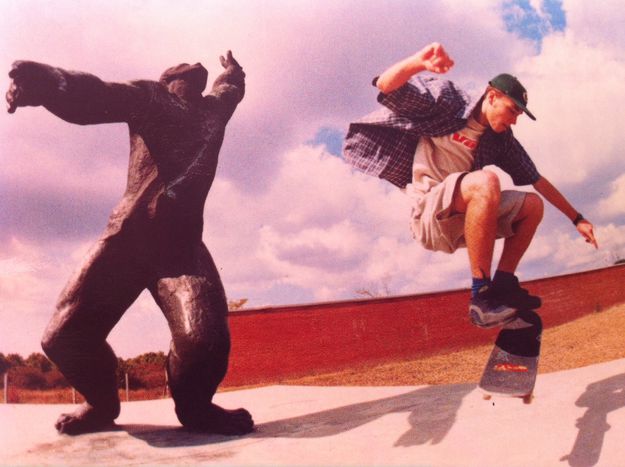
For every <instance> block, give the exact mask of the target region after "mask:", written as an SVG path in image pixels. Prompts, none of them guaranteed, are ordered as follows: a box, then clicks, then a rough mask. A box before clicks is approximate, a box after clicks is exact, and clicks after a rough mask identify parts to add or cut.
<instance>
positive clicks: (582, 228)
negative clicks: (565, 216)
mask: <svg viewBox="0 0 625 467" xmlns="http://www.w3.org/2000/svg"><path fill="white" fill-rule="evenodd" d="M577 231H578V232H579V233H580V234H581V235H582V237H584V239H586V243H590V244H591V245H592V246H594V247H595V248H597V249H598V248H599V245H598V244H597V239H596V238H595V234H594V232H593V226H592V224H591V223H590V222H588V221H587V220H586V219H582V220H581V221H579V222H578V223H577Z"/></svg>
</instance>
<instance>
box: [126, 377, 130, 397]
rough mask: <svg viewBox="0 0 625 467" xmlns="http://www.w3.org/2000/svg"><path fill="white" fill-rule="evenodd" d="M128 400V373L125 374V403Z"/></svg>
mask: <svg viewBox="0 0 625 467" xmlns="http://www.w3.org/2000/svg"><path fill="white" fill-rule="evenodd" d="M129 400H130V396H129V394H128V372H126V402H128V401H129Z"/></svg>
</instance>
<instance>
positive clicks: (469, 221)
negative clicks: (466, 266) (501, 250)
mask: <svg viewBox="0 0 625 467" xmlns="http://www.w3.org/2000/svg"><path fill="white" fill-rule="evenodd" d="M500 198H501V188H500V186H499V179H498V178H497V175H496V174H494V173H493V172H489V171H487V170H479V171H476V172H471V173H468V174H466V175H465V176H464V177H462V179H461V180H460V182H459V183H458V186H457V187H456V192H455V193H454V201H453V206H454V211H455V212H463V213H465V227H464V236H465V240H466V244H467V251H468V253H469V263H470V266H471V274H472V275H473V277H490V273H491V265H492V261H493V251H494V249H495V238H496V233H497V210H498V207H499V201H500Z"/></svg>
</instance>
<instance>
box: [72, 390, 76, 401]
mask: <svg viewBox="0 0 625 467" xmlns="http://www.w3.org/2000/svg"><path fill="white" fill-rule="evenodd" d="M75 403H76V388H75V387H72V404H75Z"/></svg>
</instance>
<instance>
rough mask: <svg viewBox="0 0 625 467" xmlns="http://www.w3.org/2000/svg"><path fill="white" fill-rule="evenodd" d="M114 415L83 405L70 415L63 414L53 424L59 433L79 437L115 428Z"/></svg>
mask: <svg viewBox="0 0 625 467" xmlns="http://www.w3.org/2000/svg"><path fill="white" fill-rule="evenodd" d="M115 418H116V414H114V413H113V414H112V413H110V412H109V411H106V413H105V411H102V410H98V409H96V408H94V407H92V406H91V405H89V404H87V403H84V404H82V405H81V406H80V407H78V409H76V410H75V411H74V412H72V413H64V414H61V416H60V417H59V418H58V420H57V421H56V423H55V424H54V426H55V428H56V429H57V430H58V432H59V433H64V434H67V435H80V434H82V433H92V432H94V431H102V430H106V429H109V428H112V427H113V426H115V423H114V420H115Z"/></svg>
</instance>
